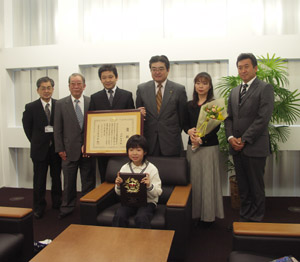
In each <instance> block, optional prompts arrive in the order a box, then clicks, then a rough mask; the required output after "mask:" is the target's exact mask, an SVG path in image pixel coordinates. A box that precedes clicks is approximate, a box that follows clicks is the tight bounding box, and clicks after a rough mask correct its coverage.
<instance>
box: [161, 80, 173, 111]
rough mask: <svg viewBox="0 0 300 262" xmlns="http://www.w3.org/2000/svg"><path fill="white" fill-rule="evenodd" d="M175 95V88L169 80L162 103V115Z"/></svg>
mask: <svg viewBox="0 0 300 262" xmlns="http://www.w3.org/2000/svg"><path fill="white" fill-rule="evenodd" d="M173 93H174V87H173V86H171V85H170V82H169V80H167V83H166V86H165V91H164V95H163V100H162V103H161V108H160V114H161V113H162V112H163V111H164V109H165V108H166V106H167V104H168V103H169V100H170V98H171V96H172V95H173Z"/></svg>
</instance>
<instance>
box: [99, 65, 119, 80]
mask: <svg viewBox="0 0 300 262" xmlns="http://www.w3.org/2000/svg"><path fill="white" fill-rule="evenodd" d="M105 71H110V72H113V74H114V75H115V77H116V78H118V71H117V68H116V66H115V65H103V66H101V67H100V68H99V70H98V76H99V78H100V79H101V74H102V73H103V72H105Z"/></svg>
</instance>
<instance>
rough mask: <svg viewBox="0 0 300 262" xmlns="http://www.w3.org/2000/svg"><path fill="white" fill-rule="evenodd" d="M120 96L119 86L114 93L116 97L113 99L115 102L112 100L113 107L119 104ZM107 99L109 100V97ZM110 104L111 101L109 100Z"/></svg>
mask: <svg viewBox="0 0 300 262" xmlns="http://www.w3.org/2000/svg"><path fill="white" fill-rule="evenodd" d="M106 97H107V96H106ZM120 98H121V94H120V89H119V88H118V87H117V88H116V92H115V95H114V99H113V102H112V108H114V107H115V105H116V104H118V101H119V100H120ZM107 101H108V98H107ZM108 104H109V101H108Z"/></svg>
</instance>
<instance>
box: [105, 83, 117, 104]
mask: <svg viewBox="0 0 300 262" xmlns="http://www.w3.org/2000/svg"><path fill="white" fill-rule="evenodd" d="M104 89H105V91H106V95H107V98H108V101H109V97H110V93H109V92H108V90H112V91H113V93H112V95H113V97H115V94H116V90H117V86H115V87H114V88H113V89H106V88H104Z"/></svg>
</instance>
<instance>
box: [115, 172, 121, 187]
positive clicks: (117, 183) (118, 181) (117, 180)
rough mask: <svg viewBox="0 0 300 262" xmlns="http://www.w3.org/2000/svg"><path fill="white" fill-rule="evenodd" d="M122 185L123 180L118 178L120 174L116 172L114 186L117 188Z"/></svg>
mask: <svg viewBox="0 0 300 262" xmlns="http://www.w3.org/2000/svg"><path fill="white" fill-rule="evenodd" d="M122 183H123V179H122V178H121V177H120V172H118V174H117V178H116V180H115V184H116V185H117V186H120V185H121V184H122Z"/></svg>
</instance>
